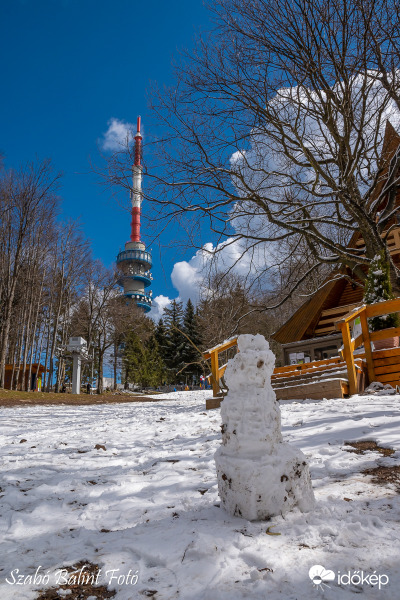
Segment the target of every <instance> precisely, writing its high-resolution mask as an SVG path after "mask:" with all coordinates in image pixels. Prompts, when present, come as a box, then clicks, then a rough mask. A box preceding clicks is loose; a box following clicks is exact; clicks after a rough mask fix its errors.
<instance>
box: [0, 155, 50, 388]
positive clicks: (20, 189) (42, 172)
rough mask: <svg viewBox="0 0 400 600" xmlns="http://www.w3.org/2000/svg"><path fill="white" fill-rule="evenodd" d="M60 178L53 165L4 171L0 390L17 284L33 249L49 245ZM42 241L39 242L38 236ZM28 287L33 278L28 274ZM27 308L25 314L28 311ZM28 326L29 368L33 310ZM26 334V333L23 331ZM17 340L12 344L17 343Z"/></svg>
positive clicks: (24, 341)
mask: <svg viewBox="0 0 400 600" xmlns="http://www.w3.org/2000/svg"><path fill="white" fill-rule="evenodd" d="M59 178H60V174H57V173H54V172H53V169H52V166H51V163H50V161H48V160H46V161H42V162H39V163H37V164H35V163H28V164H27V165H26V166H25V167H23V168H21V169H20V170H19V171H8V172H7V171H3V172H2V173H1V179H0V214H1V220H0V246H1V253H0V308H1V311H0V387H2V386H3V385H4V373H5V362H6V355H7V352H8V349H9V336H10V328H11V324H12V321H13V315H14V312H13V303H14V300H15V296H16V290H17V284H19V283H20V284H22V283H23V282H22V277H21V275H22V272H23V269H24V267H25V268H26V267H27V265H28V264H29V256H32V254H33V255H34V254H35V252H36V250H34V251H33V252H32V248H37V246H38V244H42V245H43V246H45V245H46V241H47V239H48V235H49V232H50V231H51V228H52V226H53V223H54V218H55V216H56V212H57V204H58V199H57V197H56V195H55V192H56V190H57V185H58V181H59ZM38 231H40V233H41V239H40V240H38V237H37V232H38ZM25 276H26V279H25V281H26V283H27V287H28V286H29V274H28V272H27V271H25ZM26 308H27V307H26V304H24V310H25V311H26ZM25 314H26V316H27V318H28V326H27V327H25V322H24V321H23V328H25V334H23V333H21V336H20V339H21V348H22V347H23V346H25V351H24V352H23V356H24V358H23V363H24V365H26V359H27V348H28V346H27V340H28V337H29V326H30V319H31V314H32V313H31V310H30V307H29V310H28V311H27V312H25ZM21 332H22V330H21ZM15 341H16V340H15V339H14V340H12V342H15Z"/></svg>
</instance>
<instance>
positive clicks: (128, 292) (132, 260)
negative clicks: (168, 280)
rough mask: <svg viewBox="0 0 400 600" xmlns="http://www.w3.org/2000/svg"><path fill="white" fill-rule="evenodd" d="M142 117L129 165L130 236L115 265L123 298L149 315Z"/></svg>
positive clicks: (138, 119) (148, 267) (148, 269)
mask: <svg viewBox="0 0 400 600" xmlns="http://www.w3.org/2000/svg"><path fill="white" fill-rule="evenodd" d="M140 128H141V118H140V116H139V117H138V118H137V131H136V134H135V138H134V139H135V145H134V162H133V165H132V191H131V195H130V196H131V203H132V211H131V214H132V220H131V237H130V240H129V242H126V244H125V250H123V251H122V252H120V253H119V254H118V256H117V264H118V266H119V269H120V271H122V274H121V277H120V279H119V283H120V285H123V286H124V295H125V296H126V297H127V298H130V299H131V300H133V301H135V302H136V305H137V306H138V307H140V308H142V309H143V310H144V311H145V312H148V311H149V310H150V308H151V296H152V292H151V290H150V291H145V288H147V287H149V286H150V285H151V281H152V279H153V277H152V275H151V273H150V270H151V266H152V258H151V253H150V252H148V251H146V246H145V244H144V243H143V242H142V241H141V240H140V216H141V212H142V198H143V193H142V170H143V165H142V134H141V131H140Z"/></svg>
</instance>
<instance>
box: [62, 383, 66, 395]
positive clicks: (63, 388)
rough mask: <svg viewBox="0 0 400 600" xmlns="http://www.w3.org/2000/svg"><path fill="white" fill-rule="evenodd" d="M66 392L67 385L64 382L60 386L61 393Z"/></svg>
mask: <svg viewBox="0 0 400 600" xmlns="http://www.w3.org/2000/svg"><path fill="white" fill-rule="evenodd" d="M66 392H67V387H66V385H65V383H63V384H62V388H61V393H62V394H65V393H66Z"/></svg>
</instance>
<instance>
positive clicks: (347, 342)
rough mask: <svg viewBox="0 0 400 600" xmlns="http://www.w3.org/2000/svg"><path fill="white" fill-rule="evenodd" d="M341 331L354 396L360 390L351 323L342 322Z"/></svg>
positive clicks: (351, 391)
mask: <svg viewBox="0 0 400 600" xmlns="http://www.w3.org/2000/svg"><path fill="white" fill-rule="evenodd" d="M356 316H357V315H356ZM340 329H341V332H342V337H343V354H344V359H345V361H346V365H347V376H348V379H349V389H350V395H353V394H357V391H358V390H357V376H356V370H355V366H354V357H353V349H352V341H351V336H350V327H349V323H348V322H347V321H346V322H344V323H343V322H341V323H340Z"/></svg>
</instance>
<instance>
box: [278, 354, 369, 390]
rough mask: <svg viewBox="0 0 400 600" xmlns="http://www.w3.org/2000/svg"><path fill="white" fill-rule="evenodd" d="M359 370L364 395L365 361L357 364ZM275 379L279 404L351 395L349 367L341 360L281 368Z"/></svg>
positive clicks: (360, 360)
mask: <svg viewBox="0 0 400 600" xmlns="http://www.w3.org/2000/svg"><path fill="white" fill-rule="evenodd" d="M355 368H356V372H357V382H358V388H359V390H360V391H361V390H362V389H363V388H364V383H365V367H364V365H363V362H362V359H356V360H355ZM271 379H272V387H273V388H274V390H275V393H276V397H277V399H278V400H304V399H306V398H309V399H311V400H322V399H323V398H344V397H345V396H348V395H349V382H348V376H347V365H346V363H345V362H344V361H343V360H342V359H340V358H339V357H338V358H330V359H327V360H318V361H314V362H309V363H304V364H301V365H298V364H296V365H290V366H288V367H277V368H276V369H275V370H274V374H273V375H272V378H271Z"/></svg>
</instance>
